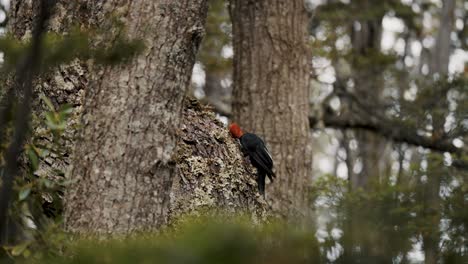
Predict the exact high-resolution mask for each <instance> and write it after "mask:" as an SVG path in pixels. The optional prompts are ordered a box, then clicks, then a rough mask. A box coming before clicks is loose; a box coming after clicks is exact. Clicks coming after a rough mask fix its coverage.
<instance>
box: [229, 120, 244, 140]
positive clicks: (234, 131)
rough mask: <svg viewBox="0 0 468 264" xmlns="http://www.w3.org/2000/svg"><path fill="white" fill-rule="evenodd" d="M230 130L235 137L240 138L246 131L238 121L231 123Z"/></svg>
mask: <svg viewBox="0 0 468 264" xmlns="http://www.w3.org/2000/svg"><path fill="white" fill-rule="evenodd" d="M229 132H231V135H232V136H233V137H234V138H240V137H242V135H244V132H242V129H241V128H240V126H239V125H238V124H236V123H232V124H230V125H229Z"/></svg>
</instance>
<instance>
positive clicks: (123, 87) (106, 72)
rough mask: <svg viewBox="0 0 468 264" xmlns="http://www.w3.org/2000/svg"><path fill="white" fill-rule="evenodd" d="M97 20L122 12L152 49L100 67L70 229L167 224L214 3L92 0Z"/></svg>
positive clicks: (79, 150) (79, 156)
mask: <svg viewBox="0 0 468 264" xmlns="http://www.w3.org/2000/svg"><path fill="white" fill-rule="evenodd" d="M87 4H88V6H87V7H88V8H89V9H90V10H93V11H94V12H99V14H98V15H97V16H96V17H95V19H96V23H95V24H96V25H101V26H102V25H106V24H107V23H109V22H108V21H109V17H108V15H111V13H114V14H119V16H118V17H119V20H121V21H122V22H124V23H125V25H126V26H127V27H128V28H127V32H128V33H127V35H128V37H129V38H130V39H141V40H143V41H144V43H145V45H146V48H145V51H144V52H143V54H141V55H138V56H137V57H136V58H134V59H133V60H132V61H131V62H130V63H128V64H125V65H122V66H118V67H112V68H110V67H106V68H102V69H97V70H98V72H96V73H95V74H94V76H93V80H92V82H91V85H90V87H89V89H88V90H87V93H86V95H85V102H84V115H83V126H84V127H83V130H82V131H83V132H82V135H81V138H80V139H79V140H80V144H77V147H76V153H75V156H74V157H75V158H74V160H73V168H72V169H71V173H70V176H71V179H72V180H76V181H77V182H76V185H75V186H74V187H73V188H71V189H70V191H69V192H68V195H67V197H66V202H67V205H66V212H65V221H66V226H67V228H68V229H69V230H71V231H75V232H93V233H128V232H131V231H133V230H142V229H153V228H157V227H159V226H161V225H162V224H165V223H166V220H167V211H168V204H169V192H170V187H171V184H172V180H173V178H174V175H175V174H174V172H175V164H174V162H173V160H172V156H173V155H174V150H175V145H176V128H177V127H178V126H179V123H180V116H181V110H182V100H183V97H184V94H185V90H186V88H187V86H188V85H189V82H190V76H191V71H192V67H193V65H194V62H195V55H196V52H197V49H198V45H199V43H200V40H201V37H202V34H203V24H204V20H205V17H206V1H204V0H197V1H189V2H185V1H184V2H180V1H176V2H174V1H164V0H160V1H151V0H147V1H138V2H133V1H118V0H108V1H88V2H87Z"/></svg>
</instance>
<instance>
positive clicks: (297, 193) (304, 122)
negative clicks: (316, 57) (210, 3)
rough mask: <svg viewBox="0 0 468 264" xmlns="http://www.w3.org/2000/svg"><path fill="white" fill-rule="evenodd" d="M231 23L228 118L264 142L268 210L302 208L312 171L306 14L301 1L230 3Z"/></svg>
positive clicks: (289, 212) (299, 212) (290, 212)
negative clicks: (268, 162) (270, 169)
mask: <svg viewBox="0 0 468 264" xmlns="http://www.w3.org/2000/svg"><path fill="white" fill-rule="evenodd" d="M229 10H230V14H231V18H232V26H233V44H234V45H233V46H234V75H233V85H234V87H233V101H232V107H233V115H232V117H233V120H236V121H237V122H239V123H240V124H241V126H242V127H244V128H245V130H246V131H252V132H254V133H256V134H258V135H259V136H261V137H262V138H264V140H265V142H267V145H268V148H269V149H270V151H271V153H272V155H273V160H274V162H275V165H274V166H275V172H276V175H277V176H278V177H277V180H276V182H275V184H274V185H267V191H266V193H267V197H268V200H269V202H270V203H271V204H272V206H273V208H274V209H275V210H277V211H279V212H281V213H283V214H285V215H302V214H304V213H305V212H306V210H305V205H306V203H307V188H308V187H309V186H310V183H311V179H312V175H311V169H312V151H311V146H310V143H311V142H310V131H309V120H308V115H309V80H310V67H309V60H308V58H309V56H308V50H307V21H308V17H309V15H308V13H307V11H306V9H305V6H304V3H303V1H300V0H297V1H296V0H294V1H254V2H252V1H230V5H229Z"/></svg>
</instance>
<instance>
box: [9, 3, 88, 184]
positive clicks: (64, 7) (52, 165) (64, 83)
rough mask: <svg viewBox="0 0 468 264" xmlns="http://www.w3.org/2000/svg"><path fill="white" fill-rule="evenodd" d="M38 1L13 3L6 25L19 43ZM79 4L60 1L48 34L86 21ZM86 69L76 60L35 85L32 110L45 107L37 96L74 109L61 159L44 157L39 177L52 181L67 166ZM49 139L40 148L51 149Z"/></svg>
mask: <svg viewBox="0 0 468 264" xmlns="http://www.w3.org/2000/svg"><path fill="white" fill-rule="evenodd" d="M37 3H38V1H32V0H25V1H23V0H21V1H19V0H12V1H11V6H10V12H9V14H8V16H9V22H8V27H7V30H8V32H9V33H10V34H12V35H13V36H15V37H16V38H18V39H22V40H26V39H29V38H30V36H31V28H32V21H33V19H34V16H35V15H36V12H35V10H36V8H37V7H36V5H37ZM80 6H81V3H78V2H74V3H70V2H69V1H66V0H59V1H58V3H57V5H56V10H55V12H54V15H53V17H52V18H51V19H50V22H49V26H48V30H49V31H51V32H56V33H63V32H66V31H68V30H69V28H70V26H72V25H73V24H81V23H82V22H83V21H88V18H89V17H90V14H88V13H86V12H83V10H81V9H80V8H79V7H80ZM88 71H89V70H88V66H87V64H86V63H83V62H80V61H78V60H76V61H74V62H73V63H71V64H69V65H63V66H60V67H59V68H58V69H57V70H56V71H54V72H52V73H48V74H47V75H46V76H44V78H42V79H41V80H40V81H38V82H36V85H35V88H34V97H33V110H34V111H35V112H36V113H38V114H41V113H43V111H44V109H46V107H45V105H44V104H43V103H42V102H41V101H40V100H38V97H39V95H40V94H44V95H45V96H47V97H48V98H50V99H51V101H52V103H53V104H54V105H55V106H59V105H62V104H70V105H72V106H75V109H74V114H73V117H72V118H71V119H70V120H71V121H70V122H69V124H68V126H67V129H66V131H65V133H64V134H65V137H64V138H65V139H66V140H65V141H64V142H61V145H62V147H61V150H62V151H63V153H62V154H63V155H56V154H55V153H50V154H47V156H45V157H43V161H44V162H41V163H40V166H39V169H38V170H37V171H36V173H35V174H36V175H37V176H39V177H48V178H55V177H57V176H58V174H57V172H63V171H64V170H65V169H66V168H67V166H68V164H69V163H70V158H69V157H70V155H69V154H70V152H71V148H72V146H73V137H74V134H75V131H76V130H75V127H76V125H77V124H78V122H77V121H78V117H79V116H80V114H81V109H82V108H81V105H82V98H83V93H84V89H85V87H86V86H87V85H88V77H87V74H88ZM44 129H45V128H43V127H41V126H35V132H36V133H38V134H43V133H42V132H43V131H44ZM51 141H52V138H49V137H43V138H42V139H41V142H40V143H41V144H42V145H46V146H48V145H52V144H51Z"/></svg>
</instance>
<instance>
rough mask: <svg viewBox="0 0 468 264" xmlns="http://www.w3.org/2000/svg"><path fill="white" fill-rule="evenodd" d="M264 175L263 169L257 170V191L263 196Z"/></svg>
mask: <svg viewBox="0 0 468 264" xmlns="http://www.w3.org/2000/svg"><path fill="white" fill-rule="evenodd" d="M265 177H266V173H265V172H264V171H259V172H258V176H257V184H258V191H259V192H260V194H261V195H263V196H265Z"/></svg>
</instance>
